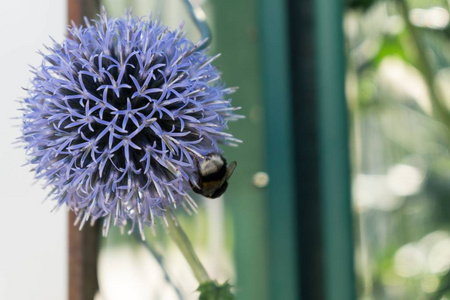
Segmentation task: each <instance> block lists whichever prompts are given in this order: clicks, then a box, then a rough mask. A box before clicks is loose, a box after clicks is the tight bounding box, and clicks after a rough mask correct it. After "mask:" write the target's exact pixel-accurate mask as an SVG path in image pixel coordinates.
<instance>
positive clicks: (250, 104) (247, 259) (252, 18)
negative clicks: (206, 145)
mask: <svg viewBox="0 0 450 300" xmlns="http://www.w3.org/2000/svg"><path fill="white" fill-rule="evenodd" d="M260 1H261V0H226V1H221V0H219V1H209V2H208V4H209V5H211V10H212V12H213V13H214V16H213V18H208V20H212V21H213V23H212V25H213V26H212V28H213V36H214V40H213V44H212V46H213V47H214V49H213V51H212V52H213V53H217V52H220V53H222V56H221V57H220V59H218V61H217V63H218V64H219V65H220V70H221V71H222V75H223V80H224V81H225V82H226V83H227V85H228V86H239V90H238V92H236V93H235V94H233V95H232V98H233V105H235V106H242V110H240V111H239V114H243V115H245V116H248V117H247V118H245V119H243V120H239V122H230V132H233V133H235V135H236V136H237V137H238V138H240V139H242V140H243V141H244V143H242V145H239V147H237V148H233V147H227V149H226V150H225V153H226V155H227V159H229V160H230V161H232V160H236V161H237V162H238V167H237V168H236V171H235V172H234V174H233V176H232V177H231V178H230V188H229V189H228V191H227V193H226V194H225V204H226V205H227V208H229V209H230V210H231V211H232V218H233V227H234V235H233V239H234V242H233V243H234V257H235V261H236V277H237V278H236V279H237V282H236V299H242V300H247V299H258V300H268V299H270V292H269V290H270V278H269V274H270V270H269V263H268V245H269V243H270V238H269V230H268V228H269V226H270V224H269V222H268V220H267V214H268V209H267V202H266V201H265V200H266V198H267V189H266V188H259V187H256V186H255V185H254V184H253V181H252V178H253V176H254V175H255V174H256V173H257V172H259V171H265V170H266V166H265V161H266V160H265V154H266V153H265V147H264V138H265V131H264V129H265V126H264V125H265V124H264V119H263V118H262V116H261V114H262V108H263V103H262V100H261V99H262V93H263V88H262V82H261V79H262V78H261V67H260V66H261V60H260V48H261V47H260V46H261V45H260V41H259V38H258V37H259V31H258V23H257V20H258V17H259V16H258V14H257V7H258V5H259V3H260ZM205 8H206V7H205ZM281 299H283V298H281Z"/></svg>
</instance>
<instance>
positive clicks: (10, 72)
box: [0, 0, 67, 300]
mask: <svg viewBox="0 0 450 300" xmlns="http://www.w3.org/2000/svg"><path fill="white" fill-rule="evenodd" d="M66 15H67V14H66V1H63V0H53V1H52V0H8V1H6V0H2V1H1V5H0V102H1V106H0V299H18V300H22V299H33V300H40V299H42V300H53V299H55V300H62V299H66V297H67V296H66V295H67V265H66V261H67V247H66V239H67V238H66V227H67V225H66V223H67V222H66V213H65V211H64V210H63V209H62V210H60V212H59V213H56V214H55V213H51V212H50V210H51V209H52V208H53V203H51V202H45V203H42V200H43V199H44V196H45V193H44V191H43V190H42V189H41V183H39V182H38V183H37V184H34V185H32V184H33V182H34V180H33V174H32V173H31V172H30V171H29V170H30V167H29V166H26V167H21V165H22V164H24V163H25V154H24V151H23V149H20V148H16V146H15V145H12V143H13V142H14V141H15V139H16V138H17V137H18V136H19V135H20V128H19V127H18V125H20V120H13V119H12V118H13V117H17V116H20V112H19V111H18V108H19V107H20V104H19V103H17V100H20V99H21V98H23V97H24V96H25V95H26V93H25V92H24V91H23V90H22V89H21V87H26V86H27V85H28V82H29V79H30V78H31V74H30V73H29V71H28V70H29V67H28V64H30V65H34V66H36V65H38V64H39V62H40V60H41V59H40V56H39V55H38V54H37V53H36V52H37V50H44V47H43V44H44V43H45V44H48V45H50V38H49V36H52V37H54V38H55V39H56V40H61V39H62V37H63V34H64V31H65V27H66V26H65V24H66V18H67V17H66Z"/></svg>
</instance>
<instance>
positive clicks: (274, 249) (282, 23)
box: [259, 0, 307, 300]
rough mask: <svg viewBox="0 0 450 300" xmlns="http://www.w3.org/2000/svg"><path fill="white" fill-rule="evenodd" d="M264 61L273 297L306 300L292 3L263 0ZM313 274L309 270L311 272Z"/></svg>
mask: <svg viewBox="0 0 450 300" xmlns="http://www.w3.org/2000/svg"><path fill="white" fill-rule="evenodd" d="M260 5H261V8H260V22H259V25H260V34H261V49H262V50H261V51H262V57H261V63H262V75H263V84H264V85H263V91H264V92H263V99H264V107H265V112H266V115H265V117H266V128H267V133H266V136H267V142H266V149H267V151H268V155H267V164H268V171H269V176H270V185H269V191H268V192H269V195H268V199H269V203H268V209H269V212H268V218H269V219H268V221H269V224H270V225H269V229H270V241H269V251H270V258H269V276H270V277H269V278H270V288H271V289H270V299H283V300H290V299H292V300H294V299H296V300H297V299H300V295H299V291H298V290H297V287H298V284H299V278H298V277H299V276H298V261H297V251H296V247H297V233H296V222H295V205H294V192H293V189H294V184H293V183H294V180H293V176H294V172H293V167H292V166H293V149H292V145H293V143H292V98H291V93H290V91H291V87H290V68H289V66H290V63H289V50H288V49H289V39H288V37H289V32H288V18H287V1H273V0H261V1H260ZM305 275H306V276H307V274H305Z"/></svg>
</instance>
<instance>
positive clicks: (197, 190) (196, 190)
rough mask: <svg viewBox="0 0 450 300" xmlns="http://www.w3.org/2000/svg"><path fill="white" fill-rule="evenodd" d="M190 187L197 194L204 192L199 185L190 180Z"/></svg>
mask: <svg viewBox="0 0 450 300" xmlns="http://www.w3.org/2000/svg"><path fill="white" fill-rule="evenodd" d="M189 185H190V186H191V189H192V190H193V191H194V192H196V193H197V194H201V193H202V190H201V189H200V187H199V186H198V185H197V183H195V182H192V180H189Z"/></svg>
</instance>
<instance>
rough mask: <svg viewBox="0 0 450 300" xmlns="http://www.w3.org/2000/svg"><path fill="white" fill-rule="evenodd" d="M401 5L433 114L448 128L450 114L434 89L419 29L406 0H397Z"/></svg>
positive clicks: (429, 63) (432, 73) (432, 74)
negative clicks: (413, 22)
mask: <svg viewBox="0 0 450 300" xmlns="http://www.w3.org/2000/svg"><path fill="white" fill-rule="evenodd" d="M398 3H399V4H400V6H401V12H402V15H403V19H404V20H405V23H406V26H407V27H408V30H409V32H410V33H411V36H412V40H413V42H414V44H415V46H416V48H417V58H418V60H419V68H420V71H421V72H422V74H423V76H424V78H425V82H426V83H427V85H428V89H429V91H430V98H431V103H432V106H433V114H435V115H436V116H437V117H438V118H439V119H440V120H441V121H442V122H443V123H444V124H445V125H446V126H447V127H448V128H450V115H449V112H448V110H447V108H446V107H445V104H444V103H443V101H442V99H440V97H439V95H438V94H437V93H436V92H435V90H434V72H433V70H432V68H431V62H430V60H429V58H428V56H427V53H426V52H427V49H426V46H425V43H424V41H423V40H422V38H421V36H420V33H419V29H418V28H417V27H415V26H414V25H413V24H412V23H411V21H410V20H409V6H408V3H407V0H398Z"/></svg>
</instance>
